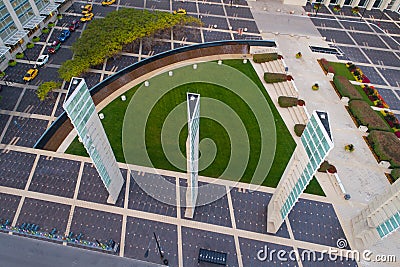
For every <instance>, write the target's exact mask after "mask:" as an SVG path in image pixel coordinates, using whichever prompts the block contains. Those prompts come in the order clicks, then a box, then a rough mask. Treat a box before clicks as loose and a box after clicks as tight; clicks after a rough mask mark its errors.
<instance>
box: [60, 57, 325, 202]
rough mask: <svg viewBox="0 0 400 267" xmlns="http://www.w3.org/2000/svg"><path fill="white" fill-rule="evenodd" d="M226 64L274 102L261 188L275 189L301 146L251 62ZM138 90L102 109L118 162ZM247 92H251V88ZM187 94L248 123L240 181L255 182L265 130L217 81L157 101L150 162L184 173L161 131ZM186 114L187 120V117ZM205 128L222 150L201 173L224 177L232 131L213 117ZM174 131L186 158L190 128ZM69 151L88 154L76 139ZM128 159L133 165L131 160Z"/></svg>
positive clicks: (150, 122) (149, 134)
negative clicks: (271, 152)
mask: <svg viewBox="0 0 400 267" xmlns="http://www.w3.org/2000/svg"><path fill="white" fill-rule="evenodd" d="M224 64H226V65H228V66H231V67H233V68H235V69H237V70H239V71H241V72H242V73H244V74H245V75H247V76H248V77H249V78H250V79H251V80H252V81H253V82H254V83H255V84H256V85H257V87H258V90H260V92H261V93H262V94H263V95H264V97H265V100H266V101H267V103H268V104H269V108H270V110H271V112H272V115H273V120H274V123H275V131H276V138H277V140H276V148H275V156H274V157H273V162H272V166H271V168H270V171H269V173H268V174H267V173H265V179H264V181H263V183H262V185H264V186H270V187H276V186H277V184H278V182H279V180H280V178H281V176H282V174H283V172H284V170H285V168H286V165H287V163H288V161H289V159H290V157H291V155H292V153H293V151H294V149H295V146H296V144H295V142H294V140H293V138H292V137H291V135H290V133H289V131H288V129H287V127H286V125H285V124H284V122H283V120H282V118H281V117H280V115H279V113H278V111H277V109H276V107H275V106H274V104H273V102H272V100H271V99H270V97H269V95H268V94H267V93H266V91H265V89H264V87H263V86H262V83H261V81H260V80H259V78H258V76H257V74H256V72H255V71H254V69H253V67H252V66H251V64H249V63H248V64H243V63H242V61H241V60H225V61H224ZM174 76H175V74H174ZM150 83H152V80H150ZM139 87H140V86H139V85H138V86H136V87H134V88H132V89H131V90H129V91H128V92H127V93H125V95H126V97H127V101H125V102H123V101H121V99H120V98H117V99H115V100H114V101H113V102H111V103H110V104H109V105H108V106H107V107H105V108H104V109H103V110H102V112H103V113H104V114H105V118H104V119H103V120H102V122H103V125H104V128H105V131H106V133H107V136H108V138H109V140H110V143H111V146H112V148H113V151H114V153H115V156H116V158H117V161H119V162H125V157H124V151H123V149H122V141H121V140H123V137H122V136H123V130H122V125H123V122H124V120H123V118H124V115H125V112H126V109H127V107H128V104H129V102H130V100H131V98H132V96H133V95H134V94H135V93H136V92H137V89H138V88H139ZM141 90H145V88H144V87H142V88H141ZM248 90H250V88H249V89H248ZM256 90H257V89H256ZM188 91H190V92H197V93H200V95H201V97H202V99H203V98H204V99H205V98H207V97H208V98H212V99H216V100H218V101H221V102H223V103H225V104H226V105H227V106H229V107H230V108H232V109H233V110H234V112H235V113H236V114H238V116H239V117H240V119H241V121H242V122H243V123H244V127H245V128H246V132H247V133H248V135H249V138H248V139H249V141H250V142H249V145H250V155H249V159H248V161H247V166H246V168H245V171H244V174H243V175H242V176H241V177H242V178H241V179H240V181H241V182H246V183H249V182H251V178H252V176H253V174H254V172H255V169H256V168H257V164H258V161H259V159H260V150H261V147H262V142H261V141H260V139H261V136H260V135H261V132H260V129H259V127H258V124H257V121H256V117H255V116H254V115H253V112H252V110H251V109H250V107H249V106H248V105H247V104H246V102H245V101H243V99H241V98H240V97H239V96H237V95H236V94H235V93H233V92H232V91H230V90H227V89H226V88H224V87H223V86H220V85H216V84H212V83H206V82H193V83H186V84H183V85H180V86H176V87H174V88H173V89H172V90H170V91H168V93H166V94H165V95H163V97H162V98H161V99H159V100H158V102H157V103H156V104H155V105H154V106H153V107H152V109H151V113H150V114H149V117H148V119H147V123H146V127H145V128H146V133H145V141H146V142H145V144H146V148H145V149H146V151H147V153H148V155H149V157H150V159H151V163H152V165H153V166H154V167H156V168H160V169H167V170H173V171H182V169H179V168H177V167H176V166H174V165H173V164H171V162H170V161H169V160H168V159H167V158H166V155H165V154H164V153H163V147H162V145H161V129H162V126H163V123H164V122H165V121H166V118H167V115H168V114H169V113H170V112H171V111H172V110H173V109H174V108H175V107H177V106H178V105H179V104H182V103H184V102H185V101H186V92H188ZM202 101H203V100H202ZM201 103H202V104H201V113H202V114H203V111H204V109H206V108H207V106H206V104H203V102H201ZM135 114H136V113H135ZM184 115H185V116H186V114H184ZM130 116H132V115H130ZM126 119H127V118H125V120H126ZM200 125H201V130H200V140H204V139H206V138H209V139H212V140H213V142H214V144H215V146H216V149H217V150H216V151H217V152H216V157H215V158H214V159H213V160H212V163H211V164H210V165H209V166H208V167H206V168H205V169H204V170H201V171H200V173H199V174H200V175H204V176H210V177H220V176H221V174H222V173H223V172H224V170H225V168H226V167H227V164H228V162H229V159H230V157H231V156H232V155H231V149H230V148H231V141H230V139H229V133H228V132H227V131H226V129H224V127H223V126H222V125H221V124H220V123H219V122H217V121H215V120H213V119H209V118H201V121H200ZM175 130H176V131H178V132H179V134H178V137H176V138H178V139H179V148H178V149H179V150H180V151H178V152H180V153H181V154H182V155H185V149H186V148H185V142H186V138H187V126H186V125H177V127H176V129H175ZM171 138H172V137H171ZM170 142H173V140H163V144H165V143H167V145H168V144H169V143H170ZM206 147H207V146H206ZM200 148H201V147H200ZM204 151H206V150H204ZM67 153H71V154H78V155H86V151H85V150H84V148H83V146H82V144H80V143H79V142H78V140H74V142H73V143H72V144H71V146H70V147H69V148H68V150H67ZM135 156H136V155H135ZM239 157H240V155H239ZM128 161H129V162H130V163H132V162H131V161H130V160H128ZM133 163H134V164H138V165H146V164H143V162H141V155H137V161H135V162H133ZM201 165H202V163H201V161H200V167H201ZM222 178H225V179H231V178H235V177H224V176H222ZM305 192H306V193H311V194H317V195H324V194H323V191H322V189H321V188H320V186H319V184H318V182H317V181H316V180H315V181H314V180H312V181H311V183H310V185H309V186H308V187H307V189H306V191H305Z"/></svg>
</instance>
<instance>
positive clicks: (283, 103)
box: [278, 96, 298, 108]
mask: <svg viewBox="0 0 400 267" xmlns="http://www.w3.org/2000/svg"><path fill="white" fill-rule="evenodd" d="M297 103H298V99H297V98H296V97H290V96H280V97H278V104H279V106H280V107H282V108H288V107H294V106H297Z"/></svg>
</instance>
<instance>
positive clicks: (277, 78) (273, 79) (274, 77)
mask: <svg viewBox="0 0 400 267" xmlns="http://www.w3.org/2000/svg"><path fill="white" fill-rule="evenodd" d="M287 79H288V78H287V75H286V74H284V73H270V72H266V73H264V80H265V82H266V83H278V82H284V81H287Z"/></svg>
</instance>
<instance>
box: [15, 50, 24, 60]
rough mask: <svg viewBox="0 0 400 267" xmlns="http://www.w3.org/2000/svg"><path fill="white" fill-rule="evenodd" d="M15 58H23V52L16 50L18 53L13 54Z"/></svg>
mask: <svg viewBox="0 0 400 267" xmlns="http://www.w3.org/2000/svg"><path fill="white" fill-rule="evenodd" d="M15 58H18V59H21V58H24V53H22V52H18V53H17V54H16V55H15Z"/></svg>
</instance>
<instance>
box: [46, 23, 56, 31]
mask: <svg viewBox="0 0 400 267" xmlns="http://www.w3.org/2000/svg"><path fill="white" fill-rule="evenodd" d="M54 26H56V24H55V23H54V22H50V23H49V24H47V27H49V28H50V29H51V28H53V27H54Z"/></svg>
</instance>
